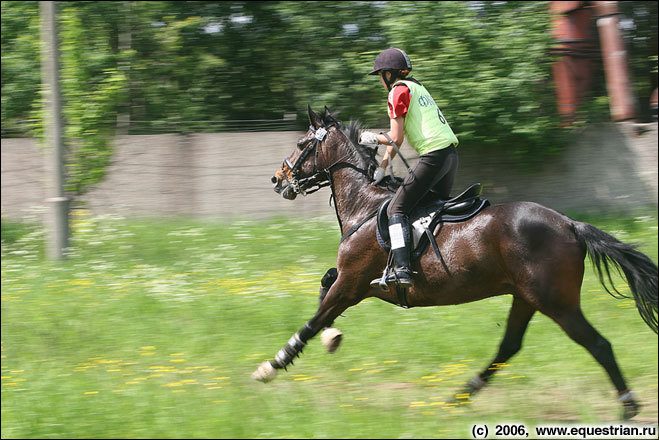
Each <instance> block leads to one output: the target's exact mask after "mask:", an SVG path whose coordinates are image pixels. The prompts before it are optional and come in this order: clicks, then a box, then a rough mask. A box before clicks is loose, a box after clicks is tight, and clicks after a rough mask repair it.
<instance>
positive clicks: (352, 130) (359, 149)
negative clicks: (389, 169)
mask: <svg viewBox="0 0 659 440" xmlns="http://www.w3.org/2000/svg"><path fill="white" fill-rule="evenodd" d="M337 115H338V112H336V113H334V114H332V113H331V112H330V110H329V109H328V108H327V107H325V109H324V110H323V112H322V113H321V114H320V115H319V116H320V118H321V119H322V121H323V123H324V124H325V125H329V124H334V125H336V127H337V128H338V129H339V130H340V131H341V132H342V133H343V134H344V135H345V137H346V138H347V139H348V141H350V143H351V144H352V147H353V152H354V153H355V156H356V157H355V159H357V161H358V162H359V164H360V165H361V166H362V167H364V170H366V171H367V173H368V178H369V179H370V180H372V179H373V173H375V170H377V168H378V167H379V166H380V163H379V162H378V160H377V158H376V154H377V152H378V149H377V147H370V146H368V145H363V144H360V143H359V137H360V135H361V132H362V129H363V128H364V127H363V124H362V122H361V121H359V120H350V122H348V125H345V124H344V123H343V122H341V121H340V120H338V119H337V118H336V116H337ZM402 182H403V179H401V178H400V177H392V176H390V175H387V176H386V177H385V178H384V180H383V181H382V182H381V183H380V184H379V185H378V186H380V187H383V188H386V189H388V190H389V191H391V192H395V191H396V190H397V189H398V187H399V186H400V185H401V184H402Z"/></svg>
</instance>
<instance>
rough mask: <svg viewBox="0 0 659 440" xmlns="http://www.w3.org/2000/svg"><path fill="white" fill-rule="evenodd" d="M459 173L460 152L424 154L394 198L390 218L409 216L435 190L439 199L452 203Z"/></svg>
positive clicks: (444, 151) (437, 151) (451, 147)
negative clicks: (454, 184)
mask: <svg viewBox="0 0 659 440" xmlns="http://www.w3.org/2000/svg"><path fill="white" fill-rule="evenodd" d="M457 169H458V152H457V149H456V148H455V147H454V146H450V147H447V148H443V149H441V150H436V151H432V152H430V153H428V154H424V155H423V156H421V157H420V158H419V162H418V163H417V164H416V166H415V167H414V174H410V175H408V176H407V178H406V179H405V181H404V182H403V184H402V185H401V186H400V188H398V191H396V194H395V195H394V197H393V199H392V200H391V203H389V207H388V208H387V214H388V215H389V216H390V217H391V216H392V215H394V214H400V215H409V214H410V213H411V212H412V210H413V209H414V207H415V206H416V205H417V204H418V203H419V201H420V200H421V199H422V198H423V197H424V196H425V195H426V194H427V193H428V192H429V191H430V190H432V191H433V192H434V193H436V197H437V198H439V199H445V200H446V199H449V198H450V194H451V189H452V188H453V181H454V180H455V173H456V171H457Z"/></svg>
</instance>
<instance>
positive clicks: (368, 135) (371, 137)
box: [359, 131, 379, 145]
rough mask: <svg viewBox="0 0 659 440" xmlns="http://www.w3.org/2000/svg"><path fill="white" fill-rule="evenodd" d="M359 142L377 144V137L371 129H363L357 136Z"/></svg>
mask: <svg viewBox="0 0 659 440" xmlns="http://www.w3.org/2000/svg"><path fill="white" fill-rule="evenodd" d="M359 143H360V144H366V145H372V144H377V143H379V142H378V137H377V135H376V134H375V133H373V132H371V131H363V132H362V134H361V136H360V137H359Z"/></svg>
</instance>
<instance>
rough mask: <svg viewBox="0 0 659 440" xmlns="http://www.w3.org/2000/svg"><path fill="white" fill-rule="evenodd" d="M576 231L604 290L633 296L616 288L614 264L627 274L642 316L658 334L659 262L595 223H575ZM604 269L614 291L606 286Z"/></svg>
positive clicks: (616, 296) (619, 294)
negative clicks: (658, 275) (600, 228)
mask: <svg viewBox="0 0 659 440" xmlns="http://www.w3.org/2000/svg"><path fill="white" fill-rule="evenodd" d="M574 230H575V234H576V236H577V239H578V240H579V241H580V242H581V243H582V244H583V245H585V246H586V248H587V249H588V255H590V259H591V260H592V261H593V265H594V266H595V268H596V269H597V273H598V275H599V279H600V282H601V283H602V286H604V289H605V290H606V291H607V292H608V293H609V294H610V295H611V296H613V297H615V298H629V297H628V296H626V295H623V294H622V293H620V292H619V291H618V289H616V288H615V285H614V284H613V280H612V279H611V271H610V269H609V264H612V265H613V267H615V268H616V270H617V272H618V273H620V271H622V272H623V273H624V274H625V278H627V282H628V283H629V288H630V290H631V291H632V294H633V296H634V300H635V301H636V307H637V308H638V312H639V313H640V314H641V318H643V321H645V323H646V324H647V325H648V326H650V328H651V329H652V330H653V331H654V332H655V333H657V289H658V286H657V265H656V264H654V262H653V261H652V260H650V258H648V257H647V256H646V255H645V254H642V253H641V252H639V251H637V250H636V246H633V245H629V244H626V243H623V242H621V241H619V240H618V239H616V238H614V237H612V236H611V235H609V234H607V233H606V232H603V231H601V230H599V229H597V228H596V227H594V226H592V225H589V224H587V223H580V222H574ZM602 267H604V270H602ZM604 272H606V276H607V278H608V281H609V284H610V286H611V288H612V290H613V292H612V291H611V290H609V288H608V287H607V285H606V280H605V279H604ZM614 292H615V293H614Z"/></svg>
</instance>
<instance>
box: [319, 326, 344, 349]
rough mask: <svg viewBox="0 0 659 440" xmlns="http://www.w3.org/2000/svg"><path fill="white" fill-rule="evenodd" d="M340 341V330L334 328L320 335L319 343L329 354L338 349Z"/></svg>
mask: <svg viewBox="0 0 659 440" xmlns="http://www.w3.org/2000/svg"><path fill="white" fill-rule="evenodd" d="M342 339H343V333H341V330H339V329H338V328H334V327H329V328H326V329H325V331H323V333H322V334H321V335H320V340H321V342H322V343H323V345H324V346H325V348H326V349H327V351H328V352H330V353H334V352H335V351H336V349H337V348H339V345H341V340H342Z"/></svg>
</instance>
